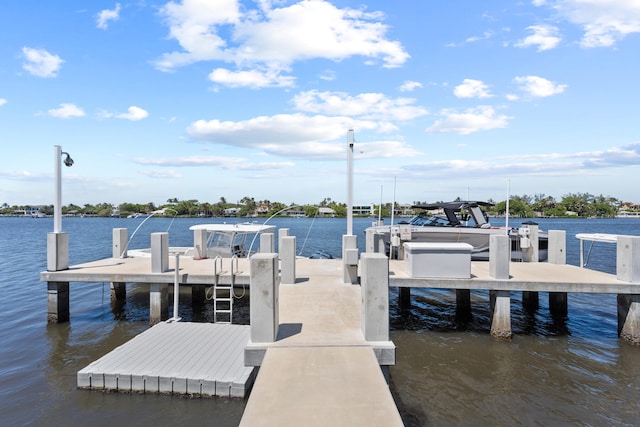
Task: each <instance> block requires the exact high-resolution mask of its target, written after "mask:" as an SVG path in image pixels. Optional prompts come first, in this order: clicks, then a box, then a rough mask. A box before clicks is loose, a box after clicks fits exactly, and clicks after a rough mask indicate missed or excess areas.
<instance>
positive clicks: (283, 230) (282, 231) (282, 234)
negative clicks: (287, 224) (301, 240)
mask: <svg viewBox="0 0 640 427" xmlns="http://www.w3.org/2000/svg"><path fill="white" fill-rule="evenodd" d="M284 237H289V229H288V228H278V253H280V255H282V239H283V238H284Z"/></svg>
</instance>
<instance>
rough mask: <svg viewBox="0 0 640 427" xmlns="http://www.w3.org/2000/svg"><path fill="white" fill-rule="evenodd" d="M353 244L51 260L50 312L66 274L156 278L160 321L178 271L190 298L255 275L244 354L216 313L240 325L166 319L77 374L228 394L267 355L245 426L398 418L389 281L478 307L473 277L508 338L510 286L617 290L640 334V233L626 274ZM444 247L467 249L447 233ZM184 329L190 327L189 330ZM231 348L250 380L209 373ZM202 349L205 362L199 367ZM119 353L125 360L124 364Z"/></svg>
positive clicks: (121, 280)
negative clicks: (448, 293)
mask: <svg viewBox="0 0 640 427" xmlns="http://www.w3.org/2000/svg"><path fill="white" fill-rule="evenodd" d="M345 237H354V236H345ZM502 240H504V239H502ZM283 243H286V245H289V246H290V249H291V248H295V238H294V237H289V236H287V239H285V240H283ZM345 243H349V244H351V243H350V242H343V247H346V248H347V249H346V250H344V251H343V252H344V254H343V259H342V260H313V259H296V258H295V252H294V251H293V250H288V251H286V254H288V255H284V254H281V255H280V256H279V255H278V254H276V253H272V252H269V253H258V254H255V255H253V256H252V257H251V258H250V259H241V260H226V261H225V260H223V261H220V260H218V261H216V260H212V259H202V260H196V259H192V258H188V257H185V258H184V259H182V260H181V261H180V263H179V266H177V265H176V262H177V261H178V258H177V257H176V261H175V262H174V261H173V260H172V259H169V258H167V254H166V251H165V252H164V261H163V262H162V263H160V264H161V265H162V268H157V265H158V263H156V264H155V265H156V267H154V263H153V260H152V259H149V258H126V257H124V258H119V257H114V258H108V259H104V260H98V261H94V262H89V263H84V264H80V265H73V266H69V267H65V268H60V269H58V270H56V271H46V272H42V273H41V275H40V277H41V280H43V281H46V282H47V286H48V310H49V315H48V320H49V321H50V322H52V321H53V322H61V321H67V320H69V282H110V283H111V286H112V297H113V298H116V299H117V298H122V296H123V292H126V283H131V282H143V283H150V284H151V286H150V321H151V323H157V322H159V321H161V320H164V319H166V318H167V317H168V309H167V308H168V298H167V295H168V286H169V285H170V284H171V283H174V284H175V283H177V284H180V285H190V286H191V287H192V290H193V292H194V297H195V298H199V297H202V298H204V288H205V287H206V286H212V285H213V284H220V283H225V284H230V285H232V286H249V287H250V292H249V293H250V298H251V300H250V310H251V324H250V326H249V328H248V330H247V329H234V332H233V333H232V334H231V335H233V337H234V341H236V342H238V343H240V344H239V346H240V348H241V347H242V343H244V353H243V354H240V353H242V350H240V349H236V350H234V351H233V352H229V353H225V354H226V355H224V356H220V355H221V354H223V352H222V351H221V350H220V348H222V347H229V348H230V347H231V345H230V344H226V343H225V342H224V341H222V340H220V339H219V338H215V337H214V336H213V335H209V333H213V332H215V331H214V329H215V330H217V329H218V328H217V327H218V326H221V327H232V326H233V325H206V324H205V325H202V324H200V325H193V324H188V323H185V324H180V323H161V324H160V325H158V326H155V327H152V328H151V329H150V330H149V331H147V332H145V333H143V334H141V335H140V336H138V337H136V338H135V339H134V340H132V341H131V342H130V343H129V344H130V346H128V345H125V346H122V347H121V348H118V349H116V350H114V352H113V354H111V353H110V354H109V355H107V356H105V358H104V359H100V360H99V361H96V362H95V363H94V364H92V365H90V366H88V367H87V368H85V369H83V370H82V371H80V372H79V373H78V385H79V386H80V387H92V388H99V387H104V388H113V387H115V388H116V389H119V390H120V389H124V390H140V387H142V390H144V391H147V390H148V391H152V390H153V391H158V392H174V393H194V394H202V395H207V394H209V395H212V394H216V395H218V394H219V393H220V395H226V394H225V393H226V392H227V390H229V391H230V395H233V394H232V393H233V390H234V388H235V389H236V392H237V393H239V394H246V390H247V388H248V387H250V382H251V381H252V380H253V378H252V375H253V372H254V371H253V368H252V367H258V366H259V367H260V368H259V370H258V374H257V376H256V378H255V383H254V385H253V390H252V391H251V393H250V396H249V400H248V402H247V406H246V409H245V413H244V415H243V418H242V421H241V424H242V425H243V426H256V425H285V424H286V425H306V426H309V425H310V426H315V425H317V426H320V425H322V426H325V425H348V426H359V425H362V426H369V425H385V426H394V425H398V426H400V425H402V420H401V418H400V415H399V412H398V409H397V407H396V405H395V403H394V401H393V397H392V395H391V392H390V391H389V387H388V385H387V383H386V381H385V377H384V372H385V367H386V366H389V365H393V364H395V346H394V345H393V343H392V342H391V341H389V286H397V287H399V288H400V289H401V290H405V291H408V290H410V289H411V288H415V287H423V288H445V289H455V290H456V299H457V301H458V303H459V304H462V305H466V306H468V307H469V308H470V298H469V297H468V295H469V292H470V291H471V290H488V291H489V292H490V296H491V298H490V303H491V311H492V326H491V335H493V336H495V337H499V338H509V337H510V336H511V325H510V292H513V291H521V292H523V303H524V301H525V300H527V301H529V302H531V301H532V300H533V299H534V298H533V297H532V296H533V295H529V294H535V298H537V293H538V292H548V293H549V298H550V302H551V300H552V299H553V304H550V306H551V309H552V310H554V309H555V310H559V311H560V312H564V313H565V314H566V310H567V293H572V292H584V293H612V294H617V295H618V332H619V334H620V336H621V337H623V338H625V339H628V340H630V341H631V342H634V343H640V268H638V264H639V263H638V259H639V258H640V255H639V254H640V238H635V237H634V238H630V239H628V240H626V241H625V239H620V238H618V245H619V251H618V274H617V275H612V274H606V273H601V272H597V271H593V270H587V269H584V268H580V267H575V266H569V265H565V264H564V261H563V258H564V257H563V256H560V255H564V248H563V247H560V249H559V250H557V251H556V252H555V253H556V255H557V256H555V257H554V260H556V261H557V262H547V263H538V262H531V263H513V262H509V258H508V257H501V258H500V259H498V261H497V262H496V259H497V258H493V259H491V260H490V262H470V260H469V258H468V257H467V256H466V255H465V256H463V257H459V256H456V258H455V259H456V261H455V262H454V263H451V265H450V266H449V267H447V270H451V269H453V270H456V274H458V273H463V274H462V275H461V276H459V277H455V278H449V277H446V278H444V277H437V276H436V277H434V276H431V277H429V274H430V273H429V272H428V273H427V276H426V277H425V276H420V275H416V274H414V270H412V269H411V268H409V267H411V264H409V265H408V263H407V260H402V261H389V260H388V259H387V257H386V256H384V255H383V254H380V253H372V252H367V253H363V254H361V255H359V254H358V253H357V249H354V248H351V247H347V245H346V244H345ZM498 243H499V242H498ZM621 243H622V244H621ZM284 246H285V245H283V247H284ZM503 246H505V247H506V248H508V246H506V245H503ZM629 248H631V249H629ZM437 249H438V251H440V252H446V253H448V252H449V251H451V250H452V249H455V250H456V251H458V248H457V246H456V247H455V248H454V247H452V246H447V245H443V246H442V247H439V248H437ZM495 253H499V251H494V254H495ZM505 253H507V252H505ZM429 256H431V255H429ZM558 261H559V262H558ZM412 262H414V263H415V262H416V259H415V258H413V261H412ZM424 265H425V264H421V266H424ZM432 265H433V264H432ZM413 266H414V267H415V264H413ZM56 268H57V267H56ZM428 271H430V270H428ZM446 273H450V271H447V272H446ZM438 274H439V272H438ZM524 293H527V295H528V297H527V298H524ZM177 294H179V293H177ZM407 295H408V294H407ZM195 298H194V300H195ZM178 325H181V326H178ZM181 328H185V329H184V330H181ZM245 328H246V327H245ZM170 330H171V331H174V332H175V331H179V332H180V331H182V332H184V333H178V334H177V335H176V338H175V339H173V338H172V341H171V342H172V344H171V346H175V349H174V350H171V351H170V352H169V351H167V353H168V354H169V355H168V357H167V359H166V360H155V359H154V362H153V365H154V366H157V367H161V366H162V369H161V370H158V371H155V370H150V369H149V365H151V363H145V360H150V358H151V357H152V356H153V354H154V353H155V352H154V351H153V350H152V349H154V348H155V349H159V348H163V349H164V345H167V343H168V341H167V340H166V338H167V336H169V335H170V334H168V333H166V332H167V331H170ZM196 330H197V332H195V333H192V331H196ZM222 330H229V331H230V330H231V329H220V331H222ZM156 332H158V334H156ZM182 336H184V337H185V338H186V337H187V336H189V338H188V340H187V341H181V339H182ZM178 337H179V338H178ZM179 350H186V351H184V352H183V353H180V352H179ZM128 351H131V353H127V352H128ZM213 353H216V354H218V356H213V355H212V354H213ZM111 357H113V358H114V360H111V359H110V358H111ZM116 359H117V360H116ZM222 359H234V360H235V361H236V362H239V363H241V364H242V365H243V368H241V369H240V370H239V371H238V372H240V373H239V376H240V377H243V376H244V377H246V378H247V379H248V381H247V382H245V383H244V386H241V385H238V384H236V385H233V382H232V381H231V380H230V379H229V378H228V377H224V376H223V375H218V376H215V377H214V376H209V374H211V373H212V372H214V371H216V370H217V369H218V368H217V367H218V366H223V363H222ZM200 360H209V363H205V364H204V367H198V366H196V365H197V363H196V362H197V361H200ZM123 361H126V362H127V363H126V364H122V365H120V363H121V362H123ZM129 362H130V363H129ZM123 366H124V367H123ZM242 369H246V371H243V370H242ZM249 372H251V373H249ZM218 383H220V390H219V388H218ZM156 385H157V387H156ZM242 387H244V388H242ZM239 394H238V395H239Z"/></svg>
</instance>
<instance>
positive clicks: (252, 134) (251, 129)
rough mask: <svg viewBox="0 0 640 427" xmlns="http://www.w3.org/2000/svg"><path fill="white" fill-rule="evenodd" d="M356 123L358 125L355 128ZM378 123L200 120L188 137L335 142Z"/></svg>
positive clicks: (251, 143) (302, 118) (300, 118)
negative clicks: (348, 134)
mask: <svg viewBox="0 0 640 427" xmlns="http://www.w3.org/2000/svg"><path fill="white" fill-rule="evenodd" d="M356 124H357V126H355V125H356ZM378 127H379V124H378V123H374V122H366V121H356V120H354V119H351V118H348V117H328V116H321V115H316V116H306V115H304V114H277V115H275V116H260V117H255V118H252V119H249V120H243V121H239V122H234V121H220V120H209V121H206V120H198V121H196V122H194V123H192V124H191V125H190V126H189V128H188V129H187V132H188V134H189V136H191V137H192V138H195V139H199V140H206V141H211V142H216V143H222V144H231V145H234V146H237V145H240V146H245V147H261V146H263V145H264V144H268V143H269V144H270V143H278V144H296V143H300V142H305V141H332V140H336V139H338V138H342V137H344V135H346V131H347V130H348V129H351V128H358V129H377V128H378Z"/></svg>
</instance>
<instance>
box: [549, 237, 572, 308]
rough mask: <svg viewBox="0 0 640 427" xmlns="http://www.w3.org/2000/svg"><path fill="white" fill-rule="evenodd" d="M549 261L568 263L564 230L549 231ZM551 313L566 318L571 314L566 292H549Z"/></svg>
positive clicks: (551, 262)
mask: <svg viewBox="0 0 640 427" xmlns="http://www.w3.org/2000/svg"><path fill="white" fill-rule="evenodd" d="M548 238H549V249H548V252H547V261H548V262H549V263H550V264H560V265H563V264H566V263H567V233H566V231H564V230H549V234H548ZM549 311H550V312H551V314H552V315H554V316H560V317H564V316H566V315H567V313H568V312H569V305H568V299H567V293H566V292H549Z"/></svg>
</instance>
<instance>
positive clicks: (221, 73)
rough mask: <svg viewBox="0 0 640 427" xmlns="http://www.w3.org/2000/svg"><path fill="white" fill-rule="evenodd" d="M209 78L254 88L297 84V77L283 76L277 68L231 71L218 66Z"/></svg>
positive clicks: (229, 84)
mask: <svg viewBox="0 0 640 427" xmlns="http://www.w3.org/2000/svg"><path fill="white" fill-rule="evenodd" d="M209 80H211V81H212V82H214V83H219V84H223V85H226V86H229V87H249V88H253V89H258V88H263V87H292V86H294V84H295V77H291V76H282V75H280V74H279V73H278V72H277V71H275V70H267V71H266V72H262V71H259V70H250V71H229V70H227V69H224V68H216V69H215V70H213V71H212V72H211V74H209Z"/></svg>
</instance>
